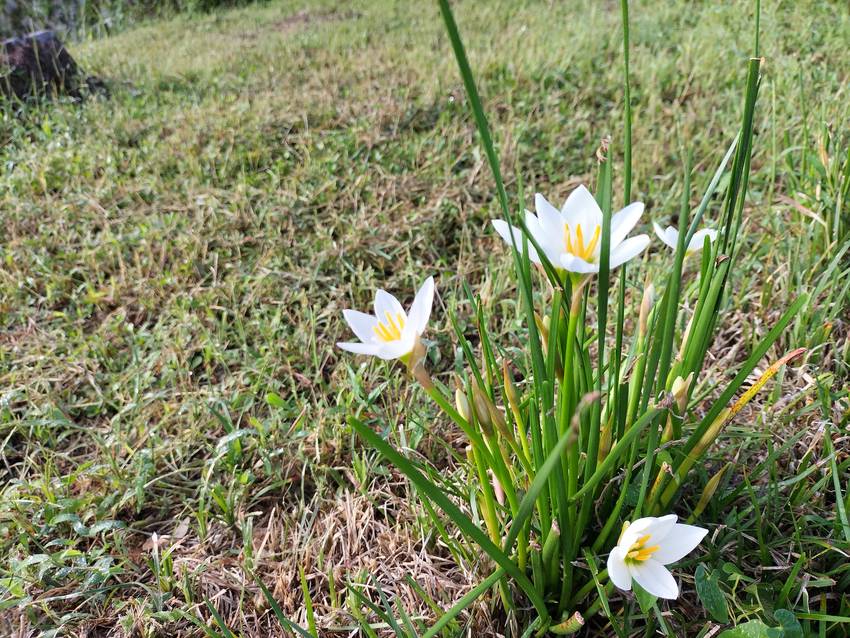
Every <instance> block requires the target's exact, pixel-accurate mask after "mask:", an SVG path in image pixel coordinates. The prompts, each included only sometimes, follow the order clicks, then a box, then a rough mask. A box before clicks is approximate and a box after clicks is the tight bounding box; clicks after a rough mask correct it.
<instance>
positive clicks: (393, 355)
mask: <svg viewBox="0 0 850 638" xmlns="http://www.w3.org/2000/svg"><path fill="white" fill-rule="evenodd" d="M418 338H419V337H417V336H416V335H403V336H402V338H401V339H396V340H395V341H388V342H386V343H382V344H380V346H379V347H378V351H377V352H376V353H375V354H376V355H377V356H378V357H380V358H381V359H385V360H389V359H399V358H401V357H403V356H404V355H406V354H409V353H411V352H413V347H414V346H415V345H416V340H417V339H418Z"/></svg>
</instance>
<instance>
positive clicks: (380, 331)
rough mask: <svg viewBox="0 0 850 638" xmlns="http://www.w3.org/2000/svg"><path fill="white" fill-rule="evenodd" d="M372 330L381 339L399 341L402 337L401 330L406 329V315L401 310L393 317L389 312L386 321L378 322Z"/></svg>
mask: <svg viewBox="0 0 850 638" xmlns="http://www.w3.org/2000/svg"><path fill="white" fill-rule="evenodd" d="M372 330H374V331H375V334H376V335H378V338H379V339H380V340H381V341H398V340H399V339H401V331H402V330H404V315H403V314H402V313H400V312H399V313H396V315H395V317H393V315H392V314H391V313H390V312H387V313H386V323H382V322H378V324H377V325H376V326H375V327H374V328H372Z"/></svg>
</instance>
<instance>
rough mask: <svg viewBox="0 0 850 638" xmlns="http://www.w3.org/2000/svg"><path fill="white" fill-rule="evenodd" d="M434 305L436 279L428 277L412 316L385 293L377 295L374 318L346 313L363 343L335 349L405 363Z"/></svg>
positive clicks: (417, 297) (355, 311)
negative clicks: (399, 360) (404, 360)
mask: <svg viewBox="0 0 850 638" xmlns="http://www.w3.org/2000/svg"><path fill="white" fill-rule="evenodd" d="M433 303H434V278H433V277H428V279H426V280H425V283H424V284H422V287H421V288H420V289H419V291H418V292H417V293H416V297H415V298H414V299H413V303H412V304H411V305H410V312H407V313H406V312H405V311H404V308H402V307H401V304H400V303H399V302H398V299H396V298H395V297H393V296H392V295H391V294H390V293H388V292H387V291H385V290H380V289H379V290H378V291H377V292H376V293H375V314H374V315H367V314H366V313H364V312H358V311H357V310H343V311H342V314H343V316H344V317H345V320H346V322H348V325H349V326H351V329H352V330H353V331H354V334H355V335H357V338H358V339H360V341H361V343H350V342H342V343H337V344H336V345H337V346H339V347H340V348H342V349H343V350H348V351H349V352H356V353H357V354H370V355H374V356H376V357H380V358H381V359H403V358H404V357H406V356H407V355H409V354H410V353H411V352H412V351H413V348H414V347H415V346H416V342H417V341H418V340H419V337H420V336H421V335H422V333H423V332H425V328H426V327H427V325H428V318H429V317H430V316H431V306H432V305H433Z"/></svg>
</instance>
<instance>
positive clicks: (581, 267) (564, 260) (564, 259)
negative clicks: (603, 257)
mask: <svg viewBox="0 0 850 638" xmlns="http://www.w3.org/2000/svg"><path fill="white" fill-rule="evenodd" d="M561 267H562V268H564V270H568V271H570V272H579V273H597V272H599V264H591V263H589V262H586V261H585V260H584V259H582V258H581V257H576V256H575V255H572V254H570V253H564V254H563V255H561Z"/></svg>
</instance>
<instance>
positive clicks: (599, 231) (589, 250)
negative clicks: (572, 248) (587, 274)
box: [584, 226, 602, 259]
mask: <svg viewBox="0 0 850 638" xmlns="http://www.w3.org/2000/svg"><path fill="white" fill-rule="evenodd" d="M601 234H602V226H597V227H596V230H595V231H594V233H593V239H591V240H590V243H589V244H588V245H587V249H586V250H585V251H584V257H585V259H587V258H588V257H590V256H591V255H592V254H593V251H594V250H595V249H596V244H598V243H599V236H600V235H601Z"/></svg>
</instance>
